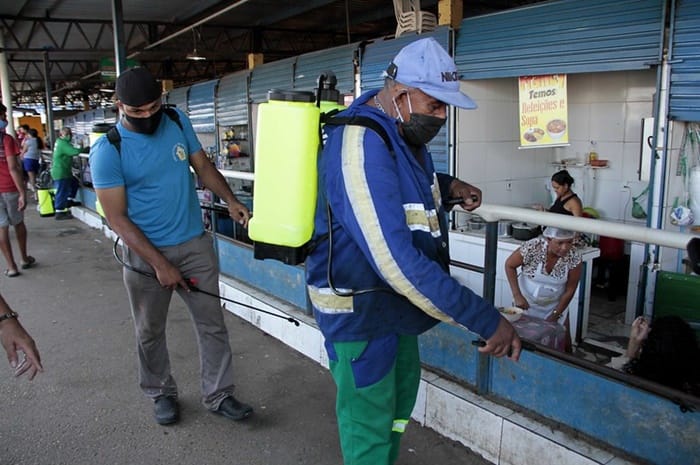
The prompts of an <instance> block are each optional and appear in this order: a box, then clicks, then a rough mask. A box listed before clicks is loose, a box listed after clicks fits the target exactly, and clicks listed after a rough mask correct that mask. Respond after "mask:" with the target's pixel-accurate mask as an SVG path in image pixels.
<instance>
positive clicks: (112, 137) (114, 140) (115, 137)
mask: <svg viewBox="0 0 700 465" xmlns="http://www.w3.org/2000/svg"><path fill="white" fill-rule="evenodd" d="M107 140H108V141H109V143H110V144H112V145H113V146H114V148H115V149H117V153H118V154H119V155H120V156H121V154H122V136H121V134H119V131H118V130H117V127H116V126H112V127H111V128H109V131H107Z"/></svg>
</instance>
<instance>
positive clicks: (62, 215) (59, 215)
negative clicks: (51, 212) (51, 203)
mask: <svg viewBox="0 0 700 465" xmlns="http://www.w3.org/2000/svg"><path fill="white" fill-rule="evenodd" d="M54 218H56V219H57V220H70V219H73V214H72V213H71V212H56V216H55V217H54Z"/></svg>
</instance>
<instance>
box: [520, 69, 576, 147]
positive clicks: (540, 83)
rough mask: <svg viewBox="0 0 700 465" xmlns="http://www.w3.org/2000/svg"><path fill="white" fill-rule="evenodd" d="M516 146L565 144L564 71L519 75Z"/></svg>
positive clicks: (566, 143)
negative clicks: (518, 141)
mask: <svg viewBox="0 0 700 465" xmlns="http://www.w3.org/2000/svg"><path fill="white" fill-rule="evenodd" d="M518 87H519V89H520V102H519V103H520V106H519V107H520V108H519V109H520V124H519V128H520V148H528V147H547V146H550V147H551V146H557V145H568V144H569V123H568V111H567V102H566V74H550V75H547V76H522V77H520V78H519V80H518Z"/></svg>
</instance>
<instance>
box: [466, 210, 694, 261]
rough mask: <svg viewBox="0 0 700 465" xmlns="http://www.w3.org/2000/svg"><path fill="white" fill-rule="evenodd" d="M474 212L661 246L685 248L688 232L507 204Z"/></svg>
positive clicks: (501, 218)
mask: <svg viewBox="0 0 700 465" xmlns="http://www.w3.org/2000/svg"><path fill="white" fill-rule="evenodd" d="M474 213H476V214H477V215H479V216H480V217H482V218H483V219H484V220H486V221H500V220H516V221H524V222H527V223H533V224H540V225H544V226H554V227H557V228H563V229H569V230H571V231H578V232H585V233H590V234H599V235H601V236H608V237H616V238H619V239H625V240H628V241H635V242H644V243H647V244H658V245H661V246H664V247H673V248H675V249H683V250H685V248H686V245H687V244H688V241H690V240H691V239H692V238H693V237H695V236H693V235H691V234H682V233H678V232H672V231H664V230H661V229H652V228H647V227H643V226H631V225H628V224H620V223H614V222H612V221H603V220H596V219H593V218H583V217H575V216H570V215H562V214H559V213H549V212H541V211H537V210H532V209H529V208H517V207H509V206H505V205H491V204H482V205H481V206H480V207H479V208H478V209H476V210H474Z"/></svg>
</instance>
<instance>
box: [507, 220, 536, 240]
mask: <svg viewBox="0 0 700 465" xmlns="http://www.w3.org/2000/svg"><path fill="white" fill-rule="evenodd" d="M541 232H542V230H541V228H540V227H539V226H538V225H536V224H529V223H513V239H517V240H519V241H529V240H530V239H533V238H535V237H537V236H539V235H540V233H541Z"/></svg>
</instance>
